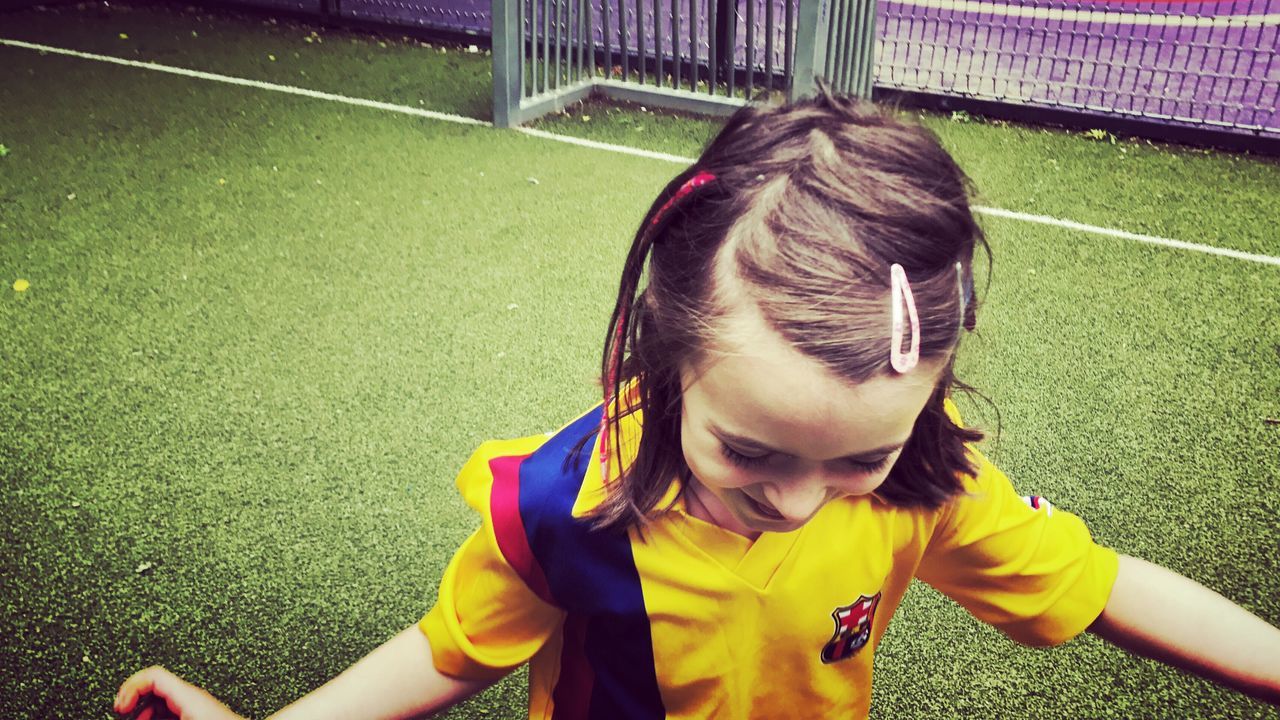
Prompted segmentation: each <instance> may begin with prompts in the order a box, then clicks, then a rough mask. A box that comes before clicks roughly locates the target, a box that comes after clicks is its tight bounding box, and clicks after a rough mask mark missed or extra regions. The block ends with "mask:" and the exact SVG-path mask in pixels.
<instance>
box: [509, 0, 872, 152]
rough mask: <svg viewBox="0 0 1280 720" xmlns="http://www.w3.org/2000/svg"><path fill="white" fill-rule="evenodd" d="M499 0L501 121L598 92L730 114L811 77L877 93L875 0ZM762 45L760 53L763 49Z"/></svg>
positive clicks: (807, 88)
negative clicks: (741, 1) (741, 2)
mask: <svg viewBox="0 0 1280 720" xmlns="http://www.w3.org/2000/svg"><path fill="white" fill-rule="evenodd" d="M754 8H755V5H754V3H750V2H749V3H747V5H746V6H745V10H746V11H745V13H741V14H739V13H737V12H736V8H735V6H734V4H733V3H732V2H731V0H648V1H647V2H646V0H631V1H630V2H628V0H603V1H601V0H596V1H595V2H593V1H592V0H493V58H494V60H493V67H494V109H493V113H494V124H495V125H499V126H503V127H509V126H514V125H519V124H521V123H523V122H527V121H529V120H531V119H533V118H535V117H538V116H539V115H542V114H544V113H546V112H549V111H552V110H555V109H558V108H560V107H563V106H565V105H566V104H568V103H572V102H576V101H578V100H580V99H582V98H583V97H585V96H587V95H588V94H590V93H593V92H594V93H600V94H604V95H606V96H609V97H612V98H615V99H621V100H630V101H634V102H640V103H649V104H653V105H660V106H665V107H674V108H678V109H682V110H688V111H693V112H702V113H711V114H725V113H728V112H731V111H732V110H733V109H736V108H737V107H739V106H741V105H742V104H743V103H744V102H746V101H747V99H750V98H754V97H758V96H759V95H760V94H761V93H764V94H768V93H772V92H779V93H786V94H787V95H788V96H791V97H795V96H799V95H805V94H808V93H810V92H812V90H813V86H814V78H815V77H822V78H825V79H827V81H828V82H829V83H830V85H831V86H832V87H833V88H834V89H836V90H838V91H840V92H845V93H850V94H858V95H862V96H864V97H868V96H870V94H871V66H872V57H873V50H874V34H873V33H872V27H873V23H874V21H875V5H874V0H775V1H772V2H768V3H765V4H763V6H762V12H761V13H760V17H758V18H757V17H756V13H754V12H753V9H754ZM757 51H759V52H757Z"/></svg>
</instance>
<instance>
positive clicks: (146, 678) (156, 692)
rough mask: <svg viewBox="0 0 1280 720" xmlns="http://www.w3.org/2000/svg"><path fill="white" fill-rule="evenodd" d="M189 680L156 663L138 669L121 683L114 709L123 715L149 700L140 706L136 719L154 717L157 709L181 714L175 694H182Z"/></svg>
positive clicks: (151, 718)
mask: <svg viewBox="0 0 1280 720" xmlns="http://www.w3.org/2000/svg"><path fill="white" fill-rule="evenodd" d="M184 687H187V683H186V682H185V681H183V680H182V679H181V678H179V677H178V676H177V675H174V674H173V673H171V672H169V671H168V670H166V669H164V668H163V667H160V666H159V665H153V666H151V667H149V668H147V669H145V670H139V671H138V672H136V673H134V674H133V675H131V676H130V677H129V679H127V680H125V681H124V683H122V684H121V685H120V690H119V692H117V693H116V702H115V711H116V712H117V713H119V714H121V715H124V714H127V713H130V712H132V711H133V710H134V709H135V708H138V703H139V701H145V700H146V699H150V700H151V701H152V702H151V703H150V704H149V706H147V707H142V708H138V710H139V712H138V716H137V718H136V720H155V717H156V715H157V712H158V711H160V710H165V709H167V710H168V711H169V712H170V713H173V714H174V715H180V714H181V713H180V711H179V710H178V707H177V706H178V705H179V704H180V703H179V702H176V700H177V698H175V697H174V696H175V695H176V694H180V693H181V692H182V690H183V688H184Z"/></svg>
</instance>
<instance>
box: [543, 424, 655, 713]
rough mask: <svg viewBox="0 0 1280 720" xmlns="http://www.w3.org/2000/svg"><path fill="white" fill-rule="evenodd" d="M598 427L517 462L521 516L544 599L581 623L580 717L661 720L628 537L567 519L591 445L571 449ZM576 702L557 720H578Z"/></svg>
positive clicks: (564, 436)
mask: <svg viewBox="0 0 1280 720" xmlns="http://www.w3.org/2000/svg"><path fill="white" fill-rule="evenodd" d="M599 423H600V413H599V412H598V411H597V412H590V413H587V414H586V415H584V416H583V417H581V418H579V419H578V420H576V421H574V422H573V423H571V424H570V425H569V426H568V427H566V428H565V429H563V430H561V431H560V432H559V433H558V434H557V435H556V436H555V437H553V438H551V439H549V440H548V441H547V442H546V443H545V444H543V445H542V446H541V447H540V448H539V449H538V450H537V451H536V452H535V453H534V454H533V455H531V456H529V457H528V458H527V459H526V460H525V461H524V462H523V463H521V465H520V516H521V518H522V519H523V521H524V527H525V532H526V534H527V535H528V538H529V546H530V548H532V550H533V554H534V556H535V557H537V559H538V564H539V565H541V566H542V569H543V572H544V573H545V574H546V577H547V582H548V584H549V585H550V586H551V594H552V595H553V596H554V597H555V599H556V602H557V604H558V605H559V606H560V607H562V608H564V609H565V610H566V611H567V612H568V613H569V615H570V621H571V622H572V621H574V620H576V621H577V622H573V624H574V625H576V626H578V627H581V625H585V631H584V632H583V633H582V634H581V644H582V651H584V652H585V653H586V659H587V662H588V663H589V664H590V669H591V673H590V674H591V675H593V676H594V682H593V683H592V685H591V686H590V692H591V697H590V705H589V711H588V714H587V715H586V717H588V718H593V719H594V718H599V719H601V720H618V719H622V720H630V719H633V718H634V719H635V720H648V719H650V718H663V717H665V716H666V709H665V708H664V707H663V705H662V696H661V695H660V694H659V692H658V677H657V671H656V669H655V668H654V661H653V640H652V636H651V635H650V630H649V616H648V613H647V612H646V610H645V606H644V594H643V592H642V590H641V586H640V574H639V572H638V571H637V570H636V565H635V559H634V557H633V556H632V554H631V538H630V536H629V535H628V534H626V533H621V532H609V533H595V532H590V530H589V523H588V522H587V521H584V520H576V519H574V517H573V504H574V501H576V500H577V497H578V492H579V490H580V489H581V487H582V479H583V477H584V476H585V475H586V472H587V467H588V465H589V463H590V462H591V461H592V453H591V447H592V441H591V440H588V442H587V443H586V445H585V447H583V448H582V449H581V451H580V452H577V453H575V452H574V448H575V446H578V443H579V441H580V440H581V439H582V438H583V437H586V436H592V435H593V433H594V432H595V431H596V430H597V429H598V426H599ZM574 615H577V616H578V617H577V618H574V617H573V616H574ZM569 625H570V623H566V627H569ZM575 634H578V633H575ZM570 640H571V638H569V637H567V636H566V638H565V641H566V642H565V645H566V651H570V650H572V648H571V647H570V646H571V645H572V644H573V643H571V642H570ZM563 679H564V678H562V680H563ZM565 689H567V688H565ZM561 690H562V688H557V691H561ZM553 697H554V696H553ZM582 701H583V699H582V698H579V699H578V702H577V703H561V702H560V701H559V700H557V702H556V712H555V718H556V720H560V718H562V717H564V718H568V717H579V716H580V715H578V713H574V712H573V708H574V706H577V707H579V708H581V707H582V706H583V704H584V703H583V702H582ZM562 710H563V711H564V713H565V714H563V715H562V712H561V711H562Z"/></svg>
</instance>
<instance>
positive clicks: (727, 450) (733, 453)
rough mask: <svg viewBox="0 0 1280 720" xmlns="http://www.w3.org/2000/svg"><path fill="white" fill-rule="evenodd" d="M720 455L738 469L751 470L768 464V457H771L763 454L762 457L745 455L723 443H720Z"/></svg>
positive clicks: (768, 454)
mask: <svg viewBox="0 0 1280 720" xmlns="http://www.w3.org/2000/svg"><path fill="white" fill-rule="evenodd" d="M720 453H721V454H722V455H724V458H725V459H726V460H728V461H729V462H731V463H733V464H734V465H737V466H738V467H740V468H753V467H758V466H760V465H763V464H764V463H766V462H768V460H769V456H770V455H772V453H765V454H763V455H747V454H745V453H742V452H739V451H737V450H734V449H733V448H732V447H729V446H728V445H726V444H725V443H723V442H721V443H720Z"/></svg>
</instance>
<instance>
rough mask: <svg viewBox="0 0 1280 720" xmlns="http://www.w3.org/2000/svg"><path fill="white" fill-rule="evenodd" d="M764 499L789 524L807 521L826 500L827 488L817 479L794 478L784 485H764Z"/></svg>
mask: <svg viewBox="0 0 1280 720" xmlns="http://www.w3.org/2000/svg"><path fill="white" fill-rule="evenodd" d="M764 496H765V499H766V500H768V501H769V504H770V505H772V506H773V509H774V510H777V511H778V513H779V514H780V515H782V517H783V518H785V519H786V520H788V521H790V522H803V521H805V520H808V519H809V517H810V516H812V515H813V514H814V513H815V512H817V511H818V508H820V507H822V504H823V503H824V502H826V500H827V488H826V485H824V484H823V483H822V482H821V481H820V479H819V478H815V477H810V478H796V479H794V480H792V481H789V482H787V483H785V484H775V485H766V486H765V488H764Z"/></svg>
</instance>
